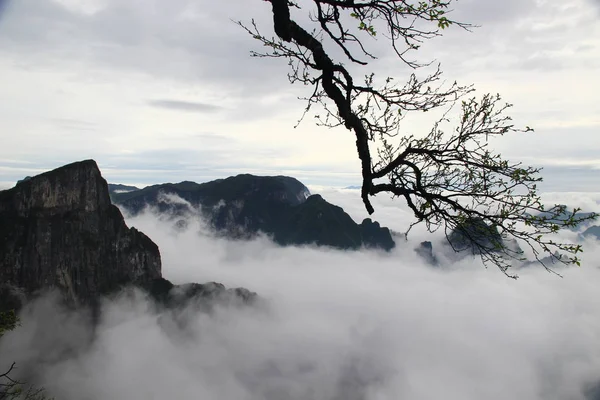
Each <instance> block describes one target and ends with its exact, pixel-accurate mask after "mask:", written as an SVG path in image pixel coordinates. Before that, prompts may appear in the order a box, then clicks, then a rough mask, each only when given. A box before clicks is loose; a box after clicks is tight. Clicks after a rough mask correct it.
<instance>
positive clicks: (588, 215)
mask: <svg viewBox="0 0 600 400" xmlns="http://www.w3.org/2000/svg"><path fill="white" fill-rule="evenodd" d="M563 207H565V206H564V205H563ZM572 211H573V209H572V208H571V209H569V208H568V207H565V211H564V212H563V213H562V214H560V215H558V216H556V217H554V218H551V217H552V216H553V215H552V213H549V212H547V211H545V212H542V213H539V214H538V215H537V216H538V217H546V218H548V221H549V222H553V223H555V224H558V225H561V224H562V223H564V222H566V221H568V220H569V218H570V217H571V212H572ZM575 218H576V219H579V220H585V221H583V222H581V223H580V224H579V225H578V226H577V227H573V228H569V229H571V230H576V229H578V228H582V227H586V226H589V225H590V224H592V223H593V222H594V221H595V220H597V219H598V216H597V214H596V213H593V212H578V213H577V214H576V215H575Z"/></svg>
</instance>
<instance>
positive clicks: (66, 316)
mask: <svg viewBox="0 0 600 400" xmlns="http://www.w3.org/2000/svg"><path fill="white" fill-rule="evenodd" d="M322 194H323V197H325V198H326V199H327V200H329V201H331V202H334V203H336V204H339V205H341V206H342V207H344V209H345V210H346V211H347V212H348V213H349V214H350V215H351V216H352V217H353V218H355V219H360V218H361V217H362V216H363V214H362V213H363V211H361V204H360V198H359V196H358V194H357V193H356V192H353V191H333V190H330V191H323V192H322ZM553 196H554V197H553V198H555V197H556V195H553ZM376 200H377V202H376V203H375V205H376V209H377V210H378V211H377V214H376V219H378V220H379V221H380V222H381V223H382V225H384V226H390V227H391V228H392V229H394V230H398V231H402V228H406V226H407V222H408V221H409V220H410V214H409V213H408V212H406V210H405V209H403V208H402V207H400V206H399V205H397V204H398V203H397V202H395V203H393V202H390V201H389V200H388V199H387V198H378V199H376ZM584 204H587V205H590V206H593V205H594V204H596V205H597V202H596V198H595V197H594V198H590V199H587V200H586V201H585V203H584ZM585 211H597V210H585ZM185 218H186V222H187V224H177V221H178V219H179V218H175V219H173V218H171V217H169V216H166V215H159V214H157V213H155V212H153V211H152V210H147V212H145V213H143V214H140V215H138V216H136V217H131V216H127V223H128V225H129V226H135V227H136V228H138V229H140V230H141V231H143V232H144V233H146V234H147V235H148V236H149V237H150V238H152V240H154V241H155V242H156V243H157V244H158V245H159V248H160V251H161V255H162V261H163V275H164V277H165V278H167V279H169V280H171V281H172V282H173V283H176V284H179V283H186V282H199V283H204V282H209V281H216V282H220V283H223V284H224V285H226V286H227V287H237V286H242V287H245V288H248V289H249V290H252V291H254V292H257V293H258V295H259V296H260V298H261V302H260V303H259V304H258V305H256V306H253V307H250V306H249V307H241V308H240V307H217V308H216V309H215V310H214V312H212V313H210V314H207V313H198V312H194V311H193V310H192V309H188V310H182V311H179V312H176V313H173V312H165V311H161V310H160V309H158V308H157V307H156V306H155V305H154V304H153V303H152V302H151V301H149V300H148V298H147V297H146V296H145V295H144V294H143V293H141V292H129V293H127V294H124V295H122V296H120V297H118V298H113V299H110V300H108V299H107V300H106V301H105V302H104V304H103V307H102V310H103V311H102V317H101V321H100V323H99V325H98V326H97V327H96V328H95V329H93V330H92V329H91V328H90V326H89V325H90V324H89V321H88V319H87V318H86V317H85V316H84V315H81V314H76V313H73V312H68V311H66V310H64V309H61V307H60V306H58V305H57V302H56V301H54V299H53V297H52V296H48V297H45V298H42V299H39V300H38V301H36V302H34V303H31V304H29V305H28V306H27V307H26V308H25V309H24V310H23V312H22V314H21V317H22V326H21V327H20V328H18V329H17V330H15V331H13V332H10V333H9V334H7V335H6V336H5V337H4V338H3V339H2V341H1V342H0V368H4V366H5V364H7V363H10V361H12V360H15V361H17V362H18V365H20V366H22V371H24V370H26V369H27V368H31V367H32V366H34V367H35V368H34V369H35V373H34V374H33V375H31V379H32V380H34V381H35V382H36V383H37V384H39V385H42V386H44V387H45V388H46V389H47V390H48V393H49V394H50V395H52V396H54V397H55V398H56V399H57V400H59V399H66V400H71V399H73V400H75V399H78V400H80V399H86V400H87V399H89V400H95V399H172V398H176V399H198V398H200V399H248V400H254V399H269V400H270V399H277V400H286V399H290V400H296V399H298V400H299V399H303V400H305V399H315V400H316V399H319V400H328V399H332V400H338V399H339V400H342V399H343V400H354V399H356V400H359V399H361V400H362V399H365V400H366V399H369V400H371V399H372V400H384V399H385V400H387V399H390V400H391V399H394V400H396V399H415V400H420V399H427V400H430V399H435V398H444V399H448V400H464V399H491V400H494V399H502V400H505V399H507V398H514V399H528V400H529V399H531V400H537V399H540V400H541V399H544V400H551V399H557V400H558V399H561V400H565V399H567V400H570V399H573V400H575V399H594V398H600V397H593V396H598V392H594V391H595V390H597V388H598V385H599V383H600V318H598V315H600V296H598V295H597V293H598V283H599V282H600V269H599V266H600V263H599V262H598V260H599V257H598V256H600V246H599V245H598V243H597V242H592V241H590V242H586V243H585V253H584V254H583V256H582V267H581V268H577V267H569V268H561V269H560V273H561V275H562V276H563V278H560V277H558V276H557V275H554V274H550V273H548V272H546V271H545V270H544V269H543V268H542V267H541V266H538V267H536V266H534V267H529V268H523V269H521V270H519V271H518V274H519V276H520V279H518V280H513V279H508V278H506V277H505V276H504V275H502V273H501V272H500V271H499V270H497V269H496V268H493V267H489V268H485V267H484V266H482V265H481V261H480V260H478V259H472V258H465V259H463V260H461V261H460V262H455V263H450V261H448V260H447V259H446V258H445V257H444V255H443V254H437V255H438V256H439V257H440V260H441V266H440V267H432V266H430V265H427V264H426V263H425V262H424V261H422V260H421V259H420V258H419V257H418V256H417V255H416V253H415V252H414V251H413V248H414V247H415V246H416V245H417V244H418V242H419V240H424V239H426V238H427V237H426V236H425V234H424V233H423V232H422V231H419V230H417V231H416V232H415V234H414V236H409V241H407V242H404V241H401V242H399V241H398V240H397V248H396V249H394V250H393V251H392V252H390V253H385V252H380V251H374V250H371V251H368V250H364V251H360V252H345V251H339V250H333V249H326V248H315V247H311V246H305V247H286V248H282V247H278V246H276V245H274V244H273V243H272V242H271V241H270V240H269V238H267V237H259V238H257V239H255V240H250V241H231V240H226V239H223V238H219V237H215V236H214V235H213V233H212V232H211V231H210V229H208V227H207V226H206V224H205V223H204V222H203V221H202V220H201V219H200V218H199V217H198V214H197V213H196V212H195V211H194V210H193V209H192V210H190V213H189V215H187V216H186V217H185ZM565 235H570V236H568V237H573V233H565ZM435 238H438V239H439V237H436V236H434V239H435ZM436 243H437V242H434V249H436V248H437V247H436ZM557 268H559V267H557Z"/></svg>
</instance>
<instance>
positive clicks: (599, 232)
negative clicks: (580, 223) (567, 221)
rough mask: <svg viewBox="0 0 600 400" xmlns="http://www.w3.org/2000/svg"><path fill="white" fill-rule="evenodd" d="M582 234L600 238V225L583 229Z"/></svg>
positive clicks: (587, 236)
mask: <svg viewBox="0 0 600 400" xmlns="http://www.w3.org/2000/svg"><path fill="white" fill-rule="evenodd" d="M581 235H582V236H583V237H586V238H589V237H591V238H594V239H597V240H600V226H598V225H593V226H590V227H589V228H587V229H586V230H585V231H583V233H582V234H581Z"/></svg>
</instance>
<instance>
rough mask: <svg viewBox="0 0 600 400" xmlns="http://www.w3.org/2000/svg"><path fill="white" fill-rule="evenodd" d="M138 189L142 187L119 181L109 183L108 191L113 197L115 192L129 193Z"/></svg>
mask: <svg viewBox="0 0 600 400" xmlns="http://www.w3.org/2000/svg"><path fill="white" fill-rule="evenodd" d="M136 190H140V188H139V187H136V186H129V185H121V184H119V183H109V184H108V193H109V194H110V196H111V198H112V196H113V195H114V194H118V193H128V192H133V191H136Z"/></svg>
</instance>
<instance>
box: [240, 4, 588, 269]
mask: <svg viewBox="0 0 600 400" xmlns="http://www.w3.org/2000/svg"><path fill="white" fill-rule="evenodd" d="M264 1H266V2H268V3H270V4H271V7H272V14H273V29H274V32H275V36H273V37H269V36H266V35H263V34H262V33H261V31H260V29H259V27H258V26H257V25H256V23H255V21H254V20H252V22H251V23H243V22H241V21H238V24H239V25H240V26H241V27H242V28H244V29H245V30H246V31H247V32H248V33H249V34H251V35H252V36H253V37H254V38H255V39H257V40H258V41H260V42H261V43H262V44H263V45H264V46H266V48H267V50H266V51H263V52H258V51H253V52H252V53H251V54H252V55H253V56H255V57H267V58H269V57H270V58H284V59H287V60H288V64H289V67H290V71H289V73H288V78H289V80H290V82H291V83H301V84H303V85H306V86H310V87H311V92H310V93H311V94H310V95H309V96H308V97H306V98H304V100H305V101H306V102H307V105H306V108H305V111H304V114H303V115H302V118H301V120H302V119H303V118H304V116H305V115H306V114H307V113H308V112H310V111H311V110H313V107H316V108H318V113H317V114H316V115H315V117H316V120H317V124H319V125H322V126H327V127H337V126H343V127H345V128H346V129H348V130H350V131H352V132H353V133H354V136H355V138H356V149H357V152H358V157H359V159H360V162H361V173H362V190H361V198H362V201H363V203H364V205H365V207H366V209H367V211H368V212H369V213H370V214H371V213H373V212H374V208H373V205H372V203H371V200H370V197H371V196H374V195H377V194H379V193H389V194H391V195H393V196H396V197H400V198H403V199H404V200H405V201H406V203H407V204H408V206H409V207H410V209H411V210H412V211H413V213H414V215H415V217H416V220H415V222H414V223H413V224H411V225H410V227H408V229H407V234H408V231H410V229H411V228H412V227H413V226H414V225H415V224H417V223H424V224H426V226H427V229H428V230H429V231H435V230H437V229H440V228H442V229H443V230H444V232H445V234H446V237H447V238H448V237H449V235H450V234H451V232H454V231H456V230H461V231H463V233H465V232H466V233H467V234H466V235H463V236H467V237H468V236H469V235H468V232H470V231H472V229H470V228H466V225H467V224H470V223H472V222H473V221H477V222H476V224H477V225H479V226H481V225H482V224H483V226H487V227H489V229H490V232H491V231H494V232H498V233H499V236H495V235H491V236H490V240H485V241H481V240H474V241H473V246H475V247H476V249H477V253H478V254H480V255H481V256H482V259H483V261H484V263H488V262H491V263H493V264H495V265H497V266H498V267H499V268H500V269H501V270H502V272H504V273H505V274H506V275H508V276H510V277H515V278H516V275H514V274H511V273H509V268H510V267H511V264H512V260H514V259H520V260H523V259H524V256H523V252H522V251H521V250H520V249H519V248H518V247H517V249H515V248H514V247H513V246H509V245H507V240H506V239H509V238H514V239H517V240H519V241H520V242H524V243H526V244H527V245H528V247H529V249H530V250H531V252H532V253H533V255H534V257H535V258H536V259H537V260H538V261H539V262H540V263H541V264H542V265H543V266H544V267H545V268H546V269H547V270H549V271H553V270H552V269H551V266H550V265H549V264H548V262H547V261H545V260H544V259H543V256H544V255H546V254H547V255H549V257H550V260H551V261H552V262H554V261H558V262H560V263H566V264H570V263H575V264H579V262H580V261H579V259H578V257H577V254H578V253H579V252H581V251H582V249H581V246H580V245H576V244H569V243H561V242H557V241H555V240H553V239H552V234H554V233H556V232H557V231H558V230H559V229H560V228H562V227H574V226H577V224H578V223H580V222H582V221H583V220H585V219H590V218H595V215H586V216H583V217H580V216H579V215H577V212H578V211H579V210H578V209H573V210H568V209H567V207H566V206H564V205H555V206H552V207H550V208H545V207H544V205H543V204H542V201H541V199H540V196H539V194H538V191H537V184H538V183H539V182H540V181H541V180H542V178H541V177H540V176H539V172H540V168H533V167H528V166H523V165H522V164H521V163H513V162H510V161H508V160H505V159H503V158H502V157H501V155H499V154H495V153H494V152H493V151H492V150H491V149H490V148H489V139H490V138H493V137H498V136H503V135H505V134H507V133H513V132H529V131H532V129H531V128H529V127H526V128H524V129H519V128H517V127H515V126H514V125H513V123H512V120H511V118H510V116H507V115H506V111H507V109H509V108H510V107H511V104H505V103H503V102H502V99H501V97H500V96H499V95H492V94H485V95H483V96H481V97H480V98H477V97H473V91H474V88H473V87H472V86H470V85H467V86H461V85H459V84H457V83H456V82H454V83H452V84H445V83H444V81H443V80H442V71H441V69H440V66H439V65H437V68H436V67H435V66H432V65H431V63H421V62H418V61H416V60H413V59H410V58H409V56H410V53H411V52H414V51H416V50H418V49H419V47H420V46H421V44H422V43H423V42H424V41H426V40H429V39H433V38H435V37H436V36H440V35H441V34H442V31H443V30H444V29H446V28H449V27H458V28H461V29H466V30H469V29H470V28H471V27H472V26H471V25H469V24H467V23H463V22H459V21H455V20H453V19H451V17H450V11H451V10H450V5H451V4H452V2H453V1H452V0H426V1H407V0H312V1H305V2H302V3H301V2H295V1H290V0H264ZM301 4H302V5H301ZM292 14H298V15H299V16H300V17H301V19H302V20H303V21H307V22H305V23H304V25H305V26H306V28H305V27H303V26H302V25H301V24H299V23H297V22H296V19H295V18H294V17H293V16H292ZM306 17H308V19H307V18H306ZM375 37H384V40H386V41H387V42H388V43H389V45H390V46H391V48H392V50H393V51H394V53H395V54H396V55H397V57H398V60H399V62H400V63H401V64H403V65H404V66H407V67H409V68H410V71H411V72H410V73H409V76H408V77H407V79H406V80H405V81H404V82H402V83H398V81H397V80H396V79H395V78H393V77H385V78H384V79H382V80H379V79H376V76H375V73H374V72H373V71H371V70H367V71H366V74H364V73H363V74H362V75H360V76H361V77H362V76H364V78H360V79H358V78H357V77H356V72H355V70H359V71H360V70H361V68H363V69H364V68H368V65H369V63H370V62H372V61H374V60H375V59H376V57H375V55H374V52H373V51H372V50H371V49H370V45H372V44H373V41H372V40H371V39H373V38H375ZM334 56H336V57H337V58H336V59H334ZM344 63H348V64H349V65H348V66H347V65H345V64H344ZM425 67H429V69H427V68H425ZM418 70H426V71H427V70H429V72H428V73H425V75H424V77H418V76H417V71H418ZM426 111H439V117H437V118H436V121H435V122H434V123H433V125H432V127H431V129H430V130H429V131H427V132H422V134H420V135H414V134H407V133H406V130H407V129H406V127H405V126H404V124H403V122H404V120H405V118H406V116H407V115H408V114H411V113H415V112H426ZM496 237H500V239H496ZM561 253H564V254H566V255H562V254H561Z"/></svg>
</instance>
